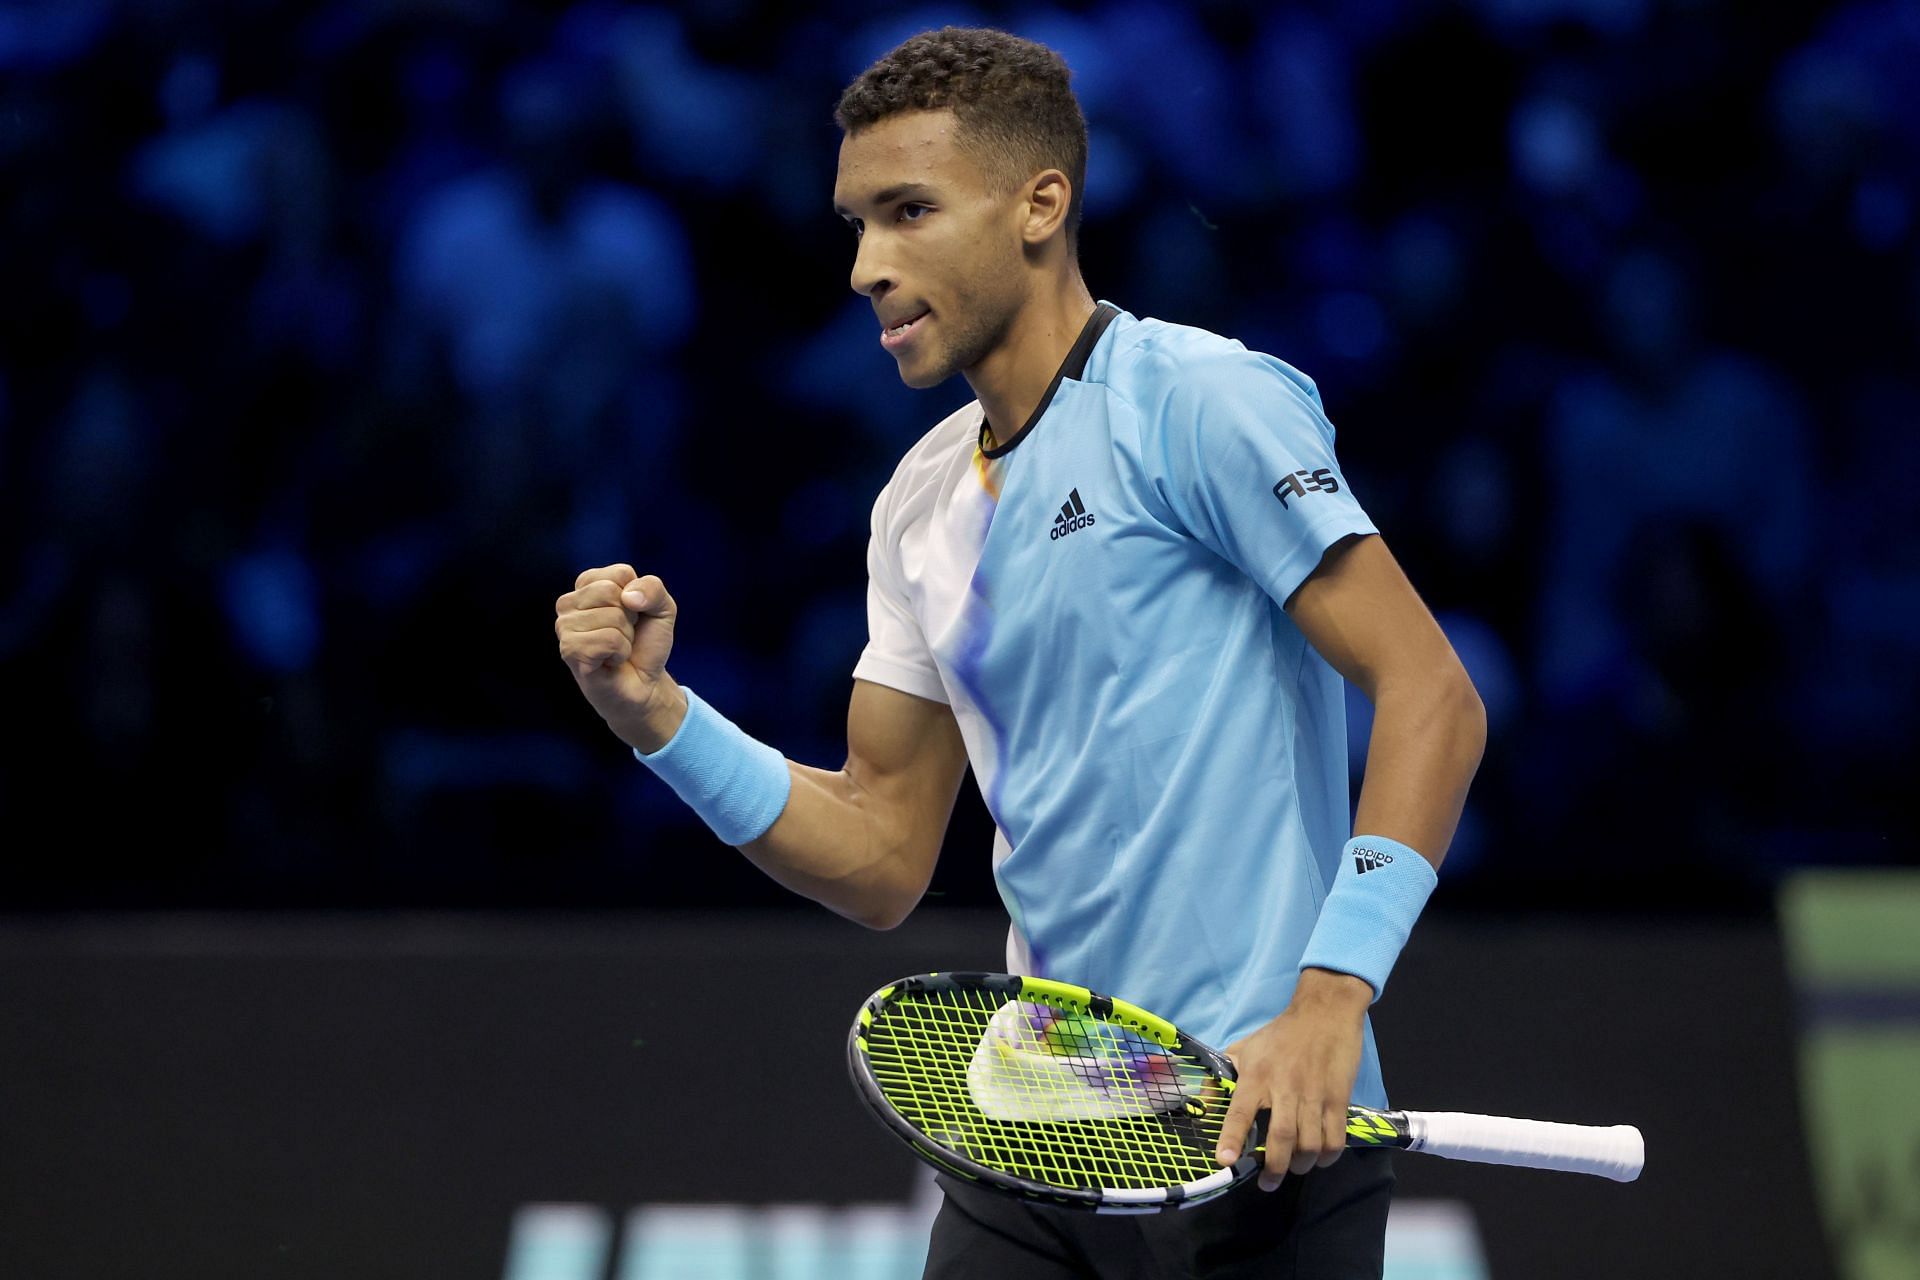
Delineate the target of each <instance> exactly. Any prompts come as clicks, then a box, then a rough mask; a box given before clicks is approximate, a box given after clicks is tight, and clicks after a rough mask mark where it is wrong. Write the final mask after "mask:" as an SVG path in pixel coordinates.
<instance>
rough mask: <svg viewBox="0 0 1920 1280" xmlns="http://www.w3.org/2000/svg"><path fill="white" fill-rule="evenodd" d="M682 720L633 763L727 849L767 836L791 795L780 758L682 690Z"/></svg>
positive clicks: (636, 754) (784, 763)
mask: <svg viewBox="0 0 1920 1280" xmlns="http://www.w3.org/2000/svg"><path fill="white" fill-rule="evenodd" d="M680 692H682V693H684V694H686V695H687V716H686V719H684V720H682V721H681V722H680V727H679V728H678V729H677V730H675V731H674V735H673V737H671V738H669V739H667V742H666V745H664V746H662V747H661V748H660V749H659V750H658V751H655V752H654V753H653V754H651V755H648V754H646V753H644V752H642V751H641V750H640V749H639V748H638V747H635V748H634V750H633V757H634V759H636V760H638V761H639V762H640V763H641V764H644V765H645V766H647V768H649V769H651V770H653V771H654V773H656V774H658V775H659V776H660V778H661V779H662V780H664V781H665V782H666V784H667V785H668V786H670V787H672V788H673V790H674V793H675V794H676V795H678V796H679V797H680V798H681V799H682V800H685V801H686V802H687V803H688V804H689V805H691V806H692V808H693V811H694V812H695V813H697V814H699V815H700V818H701V820H702V821H703V822H705V823H706V824H707V825H708V826H709V827H712V828H713V833H714V834H715V835H717V836H719V837H720V838H721V839H722V840H724V841H726V842H727V843H728V844H730V845H743V844H748V843H750V842H752V841H754V840H757V839H759V838H760V837H761V836H763V835H765V834H766V833H767V828H768V827H771V826H772V825H773V824H774V820H775V819H777V818H778V817H779V816H780V812H781V810H783V809H785V808H786V807H787V796H788V794H789V793H790V792H791V791H792V790H793V775H792V774H790V773H788V772H787V760H786V757H785V756H783V755H781V754H780V753H779V752H778V751H776V750H774V749H773V748H772V747H770V746H768V745H767V744H766V743H764V742H760V741H758V740H756V739H754V738H751V737H749V736H748V735H747V732H746V731H745V730H744V729H742V728H741V727H740V726H739V725H737V724H735V723H734V722H733V721H731V720H729V719H727V718H726V717H725V716H723V715H721V714H720V713H719V712H718V711H715V710H714V709H713V708H712V707H710V706H708V705H707V704H706V703H705V702H703V701H701V699H700V695H698V694H696V693H695V692H694V691H693V690H691V689H689V688H687V686H685V685H681V686H680Z"/></svg>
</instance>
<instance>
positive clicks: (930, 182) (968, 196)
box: [833, 110, 1027, 387]
mask: <svg viewBox="0 0 1920 1280" xmlns="http://www.w3.org/2000/svg"><path fill="white" fill-rule="evenodd" d="M959 127H960V126H959V122H958V121H957V120H955V118H954V115H953V112H951V111H946V110H941V111H910V112H905V113H903V114H901V115H897V116H890V117H888V118H887V119H885V120H882V121H880V122H879V123H878V124H874V125H870V126H868V127H867V128H865V129H861V130H858V131H857V132H854V133H850V134H848V135H847V137H846V138H845V139H844V140H842V142H841V143H840V172H839V176H838V178H837V179H836V181H835V182H834V191H833V203H834V208H835V210H836V211H838V212H839V214H840V216H841V217H843V218H845V219H846V220H847V222H848V223H849V224H850V225H852V227H853V228H854V231H855V232H856V234H857V235H858V236H859V247H858V249H857V250H856V251H855V253H854V259H853V276H852V283H853V289H854V292H855V293H859V294H864V295H865V296H866V297H867V298H869V299H871V300H872V302H873V309H874V313H875V315H876V317H877V318H878V320H879V328H880V333H879V335H878V336H879V339H880V343H881V345H882V346H883V347H884V348H885V349H886V350H887V351H888V352H889V353H891V354H892V356H893V358H894V359H895V360H896V361H897V362H898V363H899V365H900V377H901V378H902V379H903V380H904V381H905V382H906V384H907V385H908V386H910V387H932V386H937V385H938V384H940V383H941V382H944V381H946V380H947V379H948V378H949V377H951V376H952V375H953V374H955V373H957V372H962V371H965V370H967V369H971V368H973V367H974V366H975V365H977V364H979V363H980V361H981V360H983V359H984V358H986V356H987V355H988V354H990V353H991V352H992V351H993V350H994V348H995V347H997V346H998V345H999V344H1000V342H1001V340H1002V339H1003V338H1004V337H1005V336H1006V333H1007V329H1008V326H1009V325H1010V324H1011V322H1012V319H1013V316H1014V314H1015V313H1016V312H1018V311H1019V309H1020V305H1021V303H1022V301H1023V300H1024V297H1025V293H1026V288H1027V279H1026V273H1025V271H1024V270H1023V265H1024V256H1023V252H1022V242H1021V238H1020V214H1019V208H1020V193H1019V192H1018V191H1015V192H1007V193H998V194H996V193H995V191H994V190H993V187H992V184H991V183H990V182H989V181H988V179H987V177H986V176H985V175H984V174H983V173H982V172H981V171H980V167H979V165H978V164H976V163H975V161H974V160H973V159H972V157H970V156H968V155H967V154H966V153H965V152H964V151H962V150H961V149H960V147H959V145H958V144H957V142H956V141H955V137H956V131H957V130H958V129H959Z"/></svg>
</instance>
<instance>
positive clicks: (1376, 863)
mask: <svg viewBox="0 0 1920 1280" xmlns="http://www.w3.org/2000/svg"><path fill="white" fill-rule="evenodd" d="M1392 861H1393V855H1392V854H1390V853H1377V852H1375V851H1374V850H1372V849H1355V850H1354V851H1353V869H1354V870H1355V871H1357V872H1359V873H1360V874H1361V875H1365V874H1367V872H1369V871H1378V870H1379V869H1380V868H1382V867H1384V866H1386V865H1388V864H1389V863H1391V862H1392Z"/></svg>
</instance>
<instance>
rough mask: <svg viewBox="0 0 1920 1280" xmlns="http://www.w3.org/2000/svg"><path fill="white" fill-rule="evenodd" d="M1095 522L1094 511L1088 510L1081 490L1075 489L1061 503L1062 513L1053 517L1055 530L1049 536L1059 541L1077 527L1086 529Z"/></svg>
mask: <svg viewBox="0 0 1920 1280" xmlns="http://www.w3.org/2000/svg"><path fill="white" fill-rule="evenodd" d="M1092 523H1093V512H1091V511H1089V510H1087V508H1086V505H1085V504H1084V503H1082V502H1081V501H1080V491H1079V490H1078V489H1075V490H1074V491H1073V492H1072V493H1069V494H1068V495H1067V500H1066V501H1065V502H1063V503H1061V504H1060V514H1059V515H1057V516H1055V517H1054V518H1053V532H1052V533H1049V534H1048V535H1047V536H1048V537H1049V538H1052V539H1053V540H1054V541H1056V542H1058V541H1059V540H1060V539H1062V538H1064V537H1066V536H1067V535H1068V534H1070V533H1072V532H1073V531H1074V530H1076V529H1084V528H1086V527H1087V526H1088V525H1090V524H1092Z"/></svg>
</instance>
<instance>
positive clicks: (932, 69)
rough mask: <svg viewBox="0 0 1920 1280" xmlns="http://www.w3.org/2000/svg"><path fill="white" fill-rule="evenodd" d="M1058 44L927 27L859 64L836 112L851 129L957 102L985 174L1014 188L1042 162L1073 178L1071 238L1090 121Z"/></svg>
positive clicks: (984, 30)
mask: <svg viewBox="0 0 1920 1280" xmlns="http://www.w3.org/2000/svg"><path fill="white" fill-rule="evenodd" d="M1072 75H1073V73H1072V72H1071V71H1069V70H1068V69H1067V64H1066V61H1065V60H1064V59H1062V58H1061V56H1060V55H1059V54H1057V53H1055V52H1054V51H1053V50H1052V49H1049V48H1047V46H1045V45H1043V44H1036V43H1035V42H1034V41H1032V40H1023V39H1021V38H1020V37H1019V36H1016V35H1012V34H1010V33H1008V32H1005V31H997V30H995V29H993V28H991V27H942V28H940V30H938V31H927V32H922V33H921V34H920V35H917V36H914V37H913V38H912V39H910V40H908V41H906V42H905V43H904V44H902V45H900V46H899V47H898V48H897V49H894V50H893V51H892V52H891V53H888V54H887V55H886V56H884V57H882V58H881V59H880V60H879V61H878V62H876V63H874V64H873V65H872V66H870V67H868V68H867V69H866V70H865V71H863V72H861V73H860V75H859V77H858V78H857V79H855V80H854V82H853V83H852V84H850V85H848V86H847V88H846V91H845V92H844V93H842V94H841V95H840V104H839V105H838V106H837V107H835V108H834V111H833V118H834V120H835V122H836V123H838V124H839V126H840V128H841V129H842V131H844V132H846V133H854V132H857V131H858V130H861V129H864V128H866V127H867V126H869V125H872V124H877V123H879V122H880V121H882V120H885V119H887V118H888V117H889V116H894V115H899V114H900V113H902V112H906V111H937V110H940V109H942V108H946V109H950V110H952V112H953V114H954V117H955V119H956V120H957V121H958V122H959V124H960V129H959V134H958V140H959V143H960V146H961V147H962V148H963V149H965V150H967V151H968V152H969V153H970V154H971V155H972V156H973V158H974V159H975V161H976V162H977V163H978V164H979V165H980V167H981V169H982V170H983V171H984V172H985V173H986V174H987V175H988V178H989V180H992V181H995V182H997V183H999V184H1002V185H1003V186H1004V189H1006V190H1011V189H1012V188H1013V187H1014V186H1016V185H1017V184H1019V183H1022V182H1024V181H1026V180H1027V179H1028V178H1030V177H1032V176H1033V175H1034V174H1036V173H1039V172H1040V171H1041V170H1043V169H1058V170H1060V171H1061V172H1062V173H1064V174H1066V175H1067V181H1068V182H1069V183H1071V184H1072V186H1073V198H1072V203H1071V204H1069V205H1068V207H1067V243H1068V244H1069V245H1071V244H1073V243H1074V242H1075V241H1077V240H1078V238H1079V234H1080V191H1081V188H1082V187H1083V186H1084V185H1085V183H1086V174H1087V121H1086V118H1085V117H1084V116H1082V115H1081V114H1080V101H1079V99H1077V98H1075V97H1074V96H1073V89H1072V88H1071V86H1070V85H1069V83H1068V81H1069V80H1070V79H1071V77H1072Z"/></svg>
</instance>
